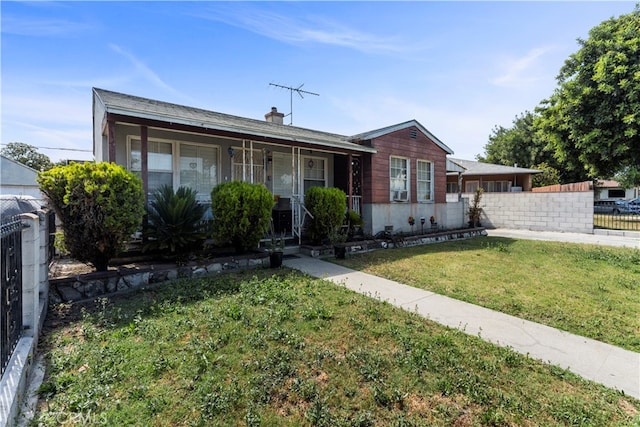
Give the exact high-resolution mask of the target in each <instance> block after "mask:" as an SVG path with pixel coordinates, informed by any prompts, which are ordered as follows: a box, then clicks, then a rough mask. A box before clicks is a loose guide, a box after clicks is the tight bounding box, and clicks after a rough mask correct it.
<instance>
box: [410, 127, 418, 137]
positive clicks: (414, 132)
mask: <svg viewBox="0 0 640 427" xmlns="http://www.w3.org/2000/svg"><path fill="white" fill-rule="evenodd" d="M417 137H418V131H417V130H415V129H411V130H410V131H409V138H411V139H416V138H417Z"/></svg>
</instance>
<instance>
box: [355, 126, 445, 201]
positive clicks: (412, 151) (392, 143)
mask: <svg viewBox="0 0 640 427" xmlns="http://www.w3.org/2000/svg"><path fill="white" fill-rule="evenodd" d="M412 132H415V134H416V138H415V139H413V138H411V133H412ZM371 145H372V146H373V147H374V148H375V149H376V150H378V152H377V153H376V154H372V155H371V166H370V167H369V166H367V168H366V169H365V170H367V171H371V172H370V173H371V176H370V177H368V179H367V187H369V188H370V189H371V195H370V198H369V197H367V200H370V201H371V202H372V203H389V157H390V156H398V157H405V158H408V159H409V161H410V165H409V172H410V181H409V187H410V189H411V194H410V200H409V201H410V202H411V203H415V202H416V201H417V191H416V189H417V183H416V160H426V161H430V162H433V164H434V166H433V170H434V176H433V180H434V183H433V185H434V198H435V202H436V203H446V198H447V194H446V192H447V184H446V164H447V153H446V152H445V151H444V150H443V149H442V148H440V147H438V146H437V145H436V144H435V143H434V142H433V141H431V140H430V139H429V138H428V137H427V136H426V135H424V134H423V133H422V132H420V131H419V130H418V128H416V127H410V128H406V129H401V130H398V131H396V132H392V133H389V134H387V135H383V136H381V137H379V138H375V139H374V140H373V141H372V142H371Z"/></svg>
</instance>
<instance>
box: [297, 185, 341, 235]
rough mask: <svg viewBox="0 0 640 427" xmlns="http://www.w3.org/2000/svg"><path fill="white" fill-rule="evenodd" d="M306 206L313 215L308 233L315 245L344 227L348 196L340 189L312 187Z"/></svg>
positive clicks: (307, 193) (305, 199)
mask: <svg viewBox="0 0 640 427" xmlns="http://www.w3.org/2000/svg"><path fill="white" fill-rule="evenodd" d="M304 204H305V206H306V208H307V209H308V210H309V212H311V215H313V219H311V220H310V221H309V223H308V224H307V229H306V231H307V233H308V235H309V238H310V239H311V240H312V241H313V242H314V243H317V244H319V243H322V241H323V240H325V239H326V238H328V237H329V236H330V235H331V234H332V233H335V232H336V231H337V229H338V228H339V227H340V226H341V225H342V222H343V220H344V218H345V211H346V209H347V195H346V194H345V192H344V191H342V190H340V189H339V188H325V187H311V188H310V189H309V190H307V192H306V193H305V195H304Z"/></svg>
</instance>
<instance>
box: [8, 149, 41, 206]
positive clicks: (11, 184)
mask: <svg viewBox="0 0 640 427" xmlns="http://www.w3.org/2000/svg"><path fill="white" fill-rule="evenodd" d="M0 174H1V176H0V194H3V195H14V196H31V197H33V198H35V199H37V200H43V199H44V195H43V194H42V193H41V192H40V186H39V185H38V183H37V182H36V178H37V177H38V171H37V170H35V169H31V168H30V167H29V166H26V165H23V164H22V163H20V162H17V161H15V160H12V159H9V158H8V157H5V156H3V155H0Z"/></svg>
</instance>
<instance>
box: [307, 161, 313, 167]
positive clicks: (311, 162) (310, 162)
mask: <svg viewBox="0 0 640 427" xmlns="http://www.w3.org/2000/svg"><path fill="white" fill-rule="evenodd" d="M307 165H309V169H313V159H309V162H308V163H307Z"/></svg>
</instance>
